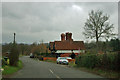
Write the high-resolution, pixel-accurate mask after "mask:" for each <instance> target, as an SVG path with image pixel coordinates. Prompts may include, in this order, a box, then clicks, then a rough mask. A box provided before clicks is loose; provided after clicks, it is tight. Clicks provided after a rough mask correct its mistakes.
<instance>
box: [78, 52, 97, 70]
mask: <svg viewBox="0 0 120 80" xmlns="http://www.w3.org/2000/svg"><path fill="white" fill-rule="evenodd" d="M76 63H77V65H78V66H82V67H87V68H94V67H95V66H96V64H97V58H96V55H91V54H89V55H86V54H85V55H82V56H79V57H77V58H76Z"/></svg>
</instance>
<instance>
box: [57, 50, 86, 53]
mask: <svg viewBox="0 0 120 80" xmlns="http://www.w3.org/2000/svg"><path fill="white" fill-rule="evenodd" d="M73 52H74V53H84V52H85V50H73ZM55 53H72V51H71V50H57V51H56V52H55Z"/></svg>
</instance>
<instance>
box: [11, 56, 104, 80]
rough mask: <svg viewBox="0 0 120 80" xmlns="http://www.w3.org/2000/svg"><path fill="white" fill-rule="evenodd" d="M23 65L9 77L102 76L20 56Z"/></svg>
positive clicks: (59, 77)
mask: <svg viewBox="0 0 120 80" xmlns="http://www.w3.org/2000/svg"><path fill="white" fill-rule="evenodd" d="M20 59H21V60H22V62H23V64H24V67H23V68H22V69H21V70H19V71H18V72H16V74H14V75H13V76H11V78H58V79H62V78H102V77H101V76H98V75H95V74H92V73H88V72H83V71H80V70H77V69H74V68H69V67H67V66H65V65H60V64H55V63H50V62H44V61H38V60H34V59H31V58H29V56H24V57H21V58H20Z"/></svg>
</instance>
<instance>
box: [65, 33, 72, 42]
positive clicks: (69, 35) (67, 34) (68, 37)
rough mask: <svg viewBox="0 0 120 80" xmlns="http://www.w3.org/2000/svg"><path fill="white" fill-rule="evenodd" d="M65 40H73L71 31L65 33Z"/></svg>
mask: <svg viewBox="0 0 120 80" xmlns="http://www.w3.org/2000/svg"><path fill="white" fill-rule="evenodd" d="M66 40H68V41H73V39H72V33H69V32H67V33H66Z"/></svg>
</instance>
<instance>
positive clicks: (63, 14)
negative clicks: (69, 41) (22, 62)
mask: <svg viewBox="0 0 120 80" xmlns="http://www.w3.org/2000/svg"><path fill="white" fill-rule="evenodd" d="M72 5H77V6H80V7H81V8H82V9H83V10H82V11H78V10H75V9H73V7H72ZM92 9H93V10H94V9H95V10H98V9H100V10H103V12H105V13H107V14H109V15H110V16H111V23H114V24H115V26H116V27H115V28H116V29H115V30H117V27H118V26H117V20H116V18H117V16H116V15H117V3H94V2H93V3H79V2H77V3H76V2H71V3H69V2H55V3H54V2H50V3H49V2H38V3H36V2H22V3H14V2H13V3H12V2H11V3H3V11H2V13H3V15H2V16H3V20H2V21H3V42H9V41H11V40H12V39H9V37H12V36H11V35H12V33H13V32H16V33H17V41H18V42H27V43H31V42H34V41H39V40H42V39H43V40H44V41H45V42H49V41H53V40H60V34H61V33H62V32H64V33H65V32H67V31H71V32H72V33H73V38H74V40H85V38H84V35H83V34H82V32H83V31H84V30H83V27H84V23H85V21H86V19H87V17H88V12H90V11H91V10H92Z"/></svg>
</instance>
